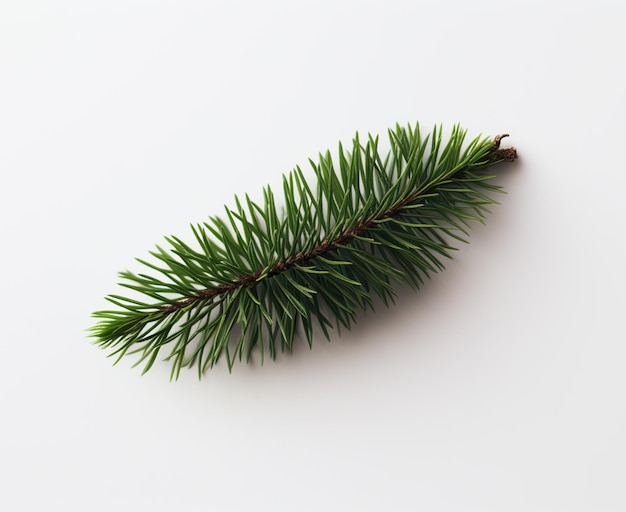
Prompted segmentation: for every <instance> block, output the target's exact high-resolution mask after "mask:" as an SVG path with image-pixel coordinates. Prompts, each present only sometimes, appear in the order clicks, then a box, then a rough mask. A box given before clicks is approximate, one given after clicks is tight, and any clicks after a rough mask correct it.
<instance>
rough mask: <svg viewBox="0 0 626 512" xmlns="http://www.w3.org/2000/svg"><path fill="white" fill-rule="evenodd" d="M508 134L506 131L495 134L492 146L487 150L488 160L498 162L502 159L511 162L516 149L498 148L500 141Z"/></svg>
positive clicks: (514, 157)
mask: <svg viewBox="0 0 626 512" xmlns="http://www.w3.org/2000/svg"><path fill="white" fill-rule="evenodd" d="M508 136H509V134H508V133H504V134H502V135H497V136H496V137H495V138H494V139H493V146H492V147H491V151H490V152H489V160H491V161H492V162H499V161H502V160H504V161H505V162H512V161H513V160H515V159H516V158H517V150H516V149H515V148H502V149H501V148H500V141H501V140H502V139H504V138H505V137H508Z"/></svg>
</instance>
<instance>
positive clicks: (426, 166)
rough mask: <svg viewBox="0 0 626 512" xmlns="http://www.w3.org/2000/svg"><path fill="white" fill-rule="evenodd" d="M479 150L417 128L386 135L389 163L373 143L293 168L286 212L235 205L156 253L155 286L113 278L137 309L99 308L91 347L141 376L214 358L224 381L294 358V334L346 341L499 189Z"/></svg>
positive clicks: (502, 156) (506, 153)
mask: <svg viewBox="0 0 626 512" xmlns="http://www.w3.org/2000/svg"><path fill="white" fill-rule="evenodd" d="M502 137H504V136H499V137H496V138H495V140H491V139H487V138H482V137H478V138H475V139H474V140H472V141H471V142H469V144H466V145H465V138H466V131H465V130H462V129H461V128H460V127H459V126H455V127H454V128H453V130H452V132H451V134H450V135H449V138H448V140H447V143H446V144H445V145H443V144H442V129H441V128H440V127H435V128H434V130H433V132H432V133H431V134H429V135H426V136H423V135H422V133H421V131H420V128H419V125H416V126H415V127H412V126H410V125H409V126H407V127H406V128H405V127H401V126H399V125H397V126H396V127H395V129H393V130H389V144H390V150H389V151H388V152H386V154H384V155H381V152H380V151H379V149H378V146H379V138H378V137H372V136H371V135H368V137H367V140H366V141H364V142H362V141H361V140H360V138H359V136H358V134H357V135H356V137H355V138H354V140H353V143H352V148H351V150H350V151H347V150H346V149H344V147H343V146H342V145H341V144H339V150H338V153H337V156H336V158H333V157H332V155H331V153H330V152H329V151H327V152H326V153H325V154H320V155H319V158H318V161H313V160H310V164H311V166H312V168H313V172H314V174H315V177H316V179H317V182H316V183H315V184H314V185H311V184H309V183H308V182H307V180H306V178H305V174H304V172H303V171H302V170H301V169H300V167H296V168H295V169H294V170H293V171H292V172H291V173H289V174H288V175H285V176H283V201H284V207H282V208H279V207H278V205H277V202H276V199H275V195H274V193H273V191H272V190H271V188H270V187H269V186H267V187H266V188H265V189H264V190H263V202H262V204H258V203H256V202H254V201H252V200H251V199H250V197H249V196H248V195H245V196H244V197H243V198H239V197H235V207H234V208H226V211H225V216H223V217H211V218H210V219H209V221H207V222H203V223H200V224H197V225H192V226H191V230H192V232H193V235H194V238H195V242H194V246H193V247H192V245H190V244H188V243H187V242H184V241H183V240H181V239H180V238H177V237H175V236H171V237H166V241H167V243H168V247H167V248H161V247H159V246H157V248H156V250H155V251H153V252H151V253H150V254H151V255H152V256H153V258H154V260H155V261H154V262H152V261H147V260H138V261H139V262H140V263H142V264H143V265H144V266H145V267H146V268H147V269H149V270H150V271H151V272H152V273H138V274H135V273H132V272H128V271H126V272H122V273H121V274H120V277H121V278H122V282H121V283H120V285H121V286H123V287H125V288H127V289H130V290H133V291H134V292H138V294H136V296H134V297H128V296H123V295H118V294H114V295H109V296H108V297H107V300H108V301H109V302H111V303H112V304H113V305H115V306H116V309H112V310H106V311H98V312H96V313H94V315H93V316H94V317H95V318H96V319H97V320H98V322H97V324H96V325H95V326H94V327H92V328H91V336H93V337H95V338H96V343H97V344H99V345H100V346H101V347H103V348H107V349H112V350H111V353H110V355H111V356H115V357H116V358H117V359H116V362H117V361H119V360H120V359H121V358H122V357H123V356H124V355H125V354H134V353H139V354H140V357H139V360H138V361H137V363H136V365H138V364H141V363H144V370H143V372H144V373H145V372H146V371H148V370H149V369H150V367H151V366H152V365H153V364H154V362H155V361H156V359H157V357H158V355H159V353H160V352H161V350H162V349H165V348H166V347H167V349H168V350H169V353H168V355H167V357H166V360H169V361H170V362H171V365H172V369H171V372H172V373H171V377H172V378H178V376H179V374H180V371H181V368H183V367H192V366H194V365H196V367H197V369H198V375H199V376H201V375H202V374H203V373H204V372H205V371H206V370H207V369H208V368H211V367H213V366H214V365H215V364H216V363H217V362H218V361H219V360H220V359H222V358H223V359H225V360H226V363H227V364H228V368H229V370H230V369H232V366H233V364H234V362H235V361H236V360H237V359H239V360H240V361H241V360H242V359H243V358H244V354H245V357H246V360H249V359H250V358H251V356H252V354H253V352H254V351H255V350H258V352H259V353H260V358H261V361H263V359H264V357H265V355H266V354H268V355H269V357H271V358H275V357H276V354H277V352H278V351H279V350H280V351H291V350H292V347H293V345H294V340H295V339H296V337H297V333H298V332H301V333H303V334H304V337H305V338H306V340H307V341H308V344H309V346H311V345H312V343H313V332H314V323H317V324H318V325H319V327H320V328H321V331H322V332H323V334H324V336H325V337H326V338H327V339H329V340H330V332H329V329H331V328H333V327H334V326H336V327H337V328H338V329H339V330H340V329H341V327H344V328H347V329H350V326H351V325H352V324H353V322H354V321H355V320H356V318H357V314H358V313H359V312H361V311H366V310H367V309H368V308H369V309H371V310H373V309H374V301H373V298H374V297H379V298H380V299H381V300H382V302H383V303H384V304H385V305H388V304H389V302H393V300H394V297H395V294H394V285H395V284H397V283H408V284H409V285H411V286H412V287H414V288H418V287H419V285H420V284H421V283H422V282H423V281H424V279H425V278H427V277H429V275H430V274H432V273H434V272H437V271H439V270H442V269H443V268H444V267H443V263H442V260H443V259H444V258H450V252H451V251H452V250H453V249H454V247H453V246H452V245H450V244H451V242H452V241H453V240H458V241H463V242H464V241H466V237H467V236H468V230H467V228H468V227H469V225H470V224H471V222H473V221H482V219H483V217H484V215H485V213H486V212H487V206H488V205H490V204H493V203H495V201H494V200H493V199H492V198H491V197H490V196H489V195H488V194H489V193H492V192H497V191H499V190H500V187H498V186H495V185H493V184H491V183H490V179H491V178H493V176H490V175H488V174H485V173H484V172H483V171H485V169H487V168H488V167H490V166H491V165H493V164H495V163H498V162H500V161H503V160H507V161H511V160H513V159H514V158H515V157H516V153H515V149H514V148H508V149H500V147H499V146H500V139H501V138H502Z"/></svg>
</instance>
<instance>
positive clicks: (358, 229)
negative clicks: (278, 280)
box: [159, 134, 517, 313]
mask: <svg viewBox="0 0 626 512" xmlns="http://www.w3.org/2000/svg"><path fill="white" fill-rule="evenodd" d="M508 136H509V135H508V134H504V135H498V136H497V137H495V139H494V140H493V145H492V148H491V151H490V152H489V153H488V155H487V157H488V159H489V161H491V162H494V163H495V162H501V161H503V160H504V161H506V162H512V161H513V160H515V159H516V158H517V151H516V150H515V148H502V149H500V141H501V140H502V139H503V138H505V137H508ZM416 198H417V196H416V195H412V196H410V197H409V198H407V199H405V200H404V201H402V202H401V203H399V204H397V205H396V206H394V207H393V208H390V209H388V210H386V211H385V212H383V213H382V214H380V215H378V216H376V217H373V218H370V219H368V220H366V221H363V222H361V223H359V224H357V225H356V226H354V227H353V228H351V229H349V230H347V231H345V232H343V233H341V234H339V235H338V236H337V237H336V238H334V239H333V240H328V239H326V240H324V241H322V242H321V243H320V244H319V245H318V246H316V247H314V248H313V249H311V250H310V251H308V252H299V253H298V254H295V255H293V256H290V257H289V258H287V259H286V260H285V261H281V262H279V263H277V264H276V265H274V266H273V267H272V268H271V269H269V270H268V271H267V272H266V273H265V276H266V277H272V276H275V275H277V274H280V273H281V272H285V271H286V270H289V269H290V268H292V267H294V266H296V265H302V264H304V263H306V262H307V261H309V260H311V259H313V258H316V257H317V256H321V255H323V254H325V253H327V252H328V251H330V250H331V249H333V248H335V247H336V246H338V245H341V244H345V243H347V242H349V241H350V240H351V239H352V238H354V237H355V236H358V235H359V234H361V233H362V232H363V231H365V230H367V229H369V228H371V227H372V226H373V225H374V224H375V223H376V221H382V220H384V219H387V218H389V217H393V216H395V215H397V213H398V212H399V211H400V210H401V209H402V208H404V207H405V206H406V205H407V204H409V203H411V202H413V201H414V200H415V199H416ZM264 270H265V269H260V270H257V271H256V272H254V273H252V274H246V275H244V276H241V277H240V278H239V279H235V280H234V281H231V282H230V283H226V284H220V285H217V286H216V287H214V288H208V289H206V290H200V291H198V292H196V293H195V294H194V295H191V296H189V297H186V298H184V299H181V300H178V301H176V302H172V303H170V304H165V305H163V306H161V307H160V308H159V309H160V310H161V311H164V312H166V313H173V312H174V311H178V310H180V309H183V308H185V307H187V306H189V305H191V304H193V303H195V302H199V301H202V300H207V299H211V298H213V297H216V296H219V295H225V294H228V293H233V292H234V291H235V290H237V289H238V288H244V287H249V286H252V285H254V283H256V282H257V281H258V279H259V277H260V276H261V275H263V273H264V272H263V271H264Z"/></svg>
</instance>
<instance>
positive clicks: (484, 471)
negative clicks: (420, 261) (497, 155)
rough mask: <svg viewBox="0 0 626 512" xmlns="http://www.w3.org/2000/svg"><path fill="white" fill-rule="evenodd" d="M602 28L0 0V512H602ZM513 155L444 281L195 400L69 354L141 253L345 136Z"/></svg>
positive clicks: (424, 11) (273, 7) (613, 91)
mask: <svg viewBox="0 0 626 512" xmlns="http://www.w3.org/2000/svg"><path fill="white" fill-rule="evenodd" d="M625 22H626V7H624V3H623V2H621V1H615V2H548V1H537V2H515V1H509V2H499V1H497V2H496V1H493V2H488V1H480V0H476V1H473V2H440V1H432V2H420V1H408V0H405V1H390V0H386V1H384V2H382V1H380V2H370V1H358V2H357V1H342V0H335V1H329V2H297V1H289V2H288V1H278V0H269V1H263V2H253V1H251V0H249V1H232V2H225V1H224V2H216V1H191V0H175V1H174V0H171V1H167V0H163V1H147V0H146V1H139V0H115V1H112V0H107V1H87V2H84V1H83V2H80V1H74V2H72V1H61V0H49V1H43V0H42V1H40V2H36V1H29V0H20V1H18V0H4V1H3V2H2V3H1V5H0V172H1V182H0V183H1V184H0V196H1V203H0V215H1V220H0V222H1V224H0V235H1V238H0V240H1V242H0V243H1V244H2V251H1V253H0V263H1V265H2V280H1V285H0V302H1V304H0V306H1V307H0V315H1V318H2V328H1V329H0V337H1V349H2V353H1V357H2V369H1V370H0V384H1V397H0V400H1V401H0V415H1V421H0V509H2V510H6V511H12V512H13V511H34V510H45V511H48V510H50V511H64V512H69V511H111V510H122V511H126V510H146V511H161V510H185V511H189V512H192V511H197V510H220V511H230V510H246V511H248V510H272V511H282V510H284V511H287V510H290V511H291V510H299V511H300V510H304V511H309V510H310V511H322V510H330V511H335V510H337V511H353V510H354V511H365V510H367V511H369V510H372V511H379V510H393V511H411V510H427V511H456V512H463V511H494V512H495V511H509V512H511V511H529V510H532V511H560V510H564V511H565V510H566V511H569V512H572V511H594V512H598V511H623V510H626V491H625V490H624V487H623V485H624V481H625V480H626V463H625V460H626V439H625V436H624V432H625V431H626V372H625V371H624V366H625V363H626V335H624V330H625V329H624V309H625V305H626V296H625V293H626V292H625V290H626V269H625V268H626V266H625V260H626V249H625V242H624V234H625V233H626V208H625V199H624V198H625V195H624V190H625V187H626V169H624V141H625V137H626V130H625V128H624V117H625V115H626V103H625V98H624V91H625V90H626V71H625V70H626V67H625V64H624V63H625V62H626V55H625V54H626V36H625V35H624V34H625V32H624V24H625ZM416 120H419V121H421V123H422V124H423V125H424V126H425V127H429V126H432V125H433V124H435V123H440V122H441V123H444V125H445V126H448V127H450V126H451V125H452V124H453V123H455V122H460V123H461V124H463V126H465V127H467V128H468V129H469V132H470V134H471V135H478V134H479V133H483V134H485V135H487V134H489V135H495V134H498V133H502V132H509V133H511V138H510V139H507V142H508V143H509V144H514V145H515V146H517V148H518V150H519V155H520V159H519V161H518V162H517V163H516V164H514V165H510V166H501V167H500V169H499V171H498V172H499V174H500V175H501V177H500V178H499V182H500V183H501V184H503V185H504V186H505V187H506V189H507V190H508V192H509V194H508V195H506V196H502V197H501V198H500V201H501V206H498V207H495V208H494V209H493V215H492V216H490V217H489V219H488V221H487V223H486V225H485V226H482V225H481V226H478V227H477V228H476V229H475V230H474V231H473V237H472V243H471V244H470V245H468V246H464V247H462V249H461V251H459V252H458V254H457V255H456V257H455V259H454V261H452V262H451V263H450V264H449V265H448V269H447V270H446V272H444V273H442V274H439V275H437V276H435V278H434V279H433V280H432V281H430V282H429V283H428V284H427V285H426V286H425V287H424V289H423V290H421V292H420V293H417V294H415V293H412V292H409V291H402V292H401V294H400V300H399V301H398V304H397V306H395V307H393V308H392V309H389V310H385V309H384V308H382V307H381V308H380V311H378V312H377V313H376V314H375V315H368V316H364V317H362V318H360V320H359V323H358V325H357V327H356V328H355V329H354V330H353V331H352V332H350V333H346V334H345V335H343V334H342V336H341V337H337V336H335V337H334V339H333V341H332V343H330V344H328V343H326V341H325V340H323V338H320V339H317V340H316V341H315V344H314V348H313V350H312V351H309V350H308V349H306V348H305V345H304V344H302V346H301V347H300V348H298V349H297V350H296V351H295V353H294V354H293V355H291V356H287V355H284V356H281V357H280V358H279V359H278V360H277V361H276V362H275V363H273V362H270V363H266V364H265V366H263V367H260V366H259V365H251V366H246V365H239V366H237V367H236V368H235V370H234V372H233V374H232V375H229V374H228V371H227V369H226V368H224V367H219V368H217V369H215V370H214V371H213V372H211V373H210V374H208V375H207V378H205V379H203V380H202V381H200V382H199V381H198V380H197V377H196V375H195V373H194V372H183V374H182V376H181V378H180V380H179V381H178V382H175V383H170V382H169V380H168V376H169V367H168V365H167V364H165V363H163V364H157V365H155V367H154V368H153V369H152V370H151V371H150V373H148V374H147V375H146V376H144V377H141V376H140V371H138V370H137V369H131V368H130V367H131V363H132V360H128V361H124V362H122V363H121V364H119V365H118V366H116V367H112V366H111V359H107V358H106V357H105V355H106V353H105V352H103V351H101V350H100V349H98V348H97V347H95V346H93V345H92V344H90V342H89V340H87V338H86V335H85V329H86V328H87V327H89V326H90V325H91V324H92V320H91V318H90V313H91V312H92V311H94V310H97V309H101V308H103V307H105V306H106V303H105V302H104V300H103V297H104V295H106V294H107V293H112V292H115V291H117V290H116V282H117V275H116V273H117V272H118V271H120V270H123V269H125V268H128V267H130V266H132V265H133V259H134V257H141V256H145V255H146V254H147V252H148V251H149V250H151V249H152V248H153V247H154V244H155V243H159V242H160V241H162V237H163V235H167V234H177V235H179V236H181V237H183V238H185V239H190V236H191V233H190V231H189V227H188V225H189V223H190V222H198V221H202V220H204V219H205V218H206V216H207V215H210V214H216V213H220V212H221V211H222V205H223V204H224V203H230V202H231V201H232V198H233V195H234V194H235V193H243V192H251V193H252V194H253V196H254V195H255V194H256V196H257V197H258V194H259V192H260V190H261V187H262V186H263V185H265V184H266V183H268V182H270V183H274V184H277V183H280V181H279V180H280V176H281V174H282V173H283V172H286V171H288V170H289V169H291V168H292V167H293V166H295V165H296V164H302V165H305V164H306V162H307V158H308V157H310V156H313V157H314V156H315V155H316V154H317V152H318V151H321V150H325V149H326V148H328V147H331V148H333V149H334V148H335V147H336V143H337V141H338V140H340V139H341V140H344V141H349V140H350V138H351V137H352V136H353V134H354V132H355V131H356V130H360V131H361V132H362V133H366V132H368V131H369V132H372V133H383V134H384V133H385V130H386V128H387V127H388V126H390V125H393V124H394V123H395V122H396V121H399V122H401V123H406V122H409V121H410V122H414V121H416Z"/></svg>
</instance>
